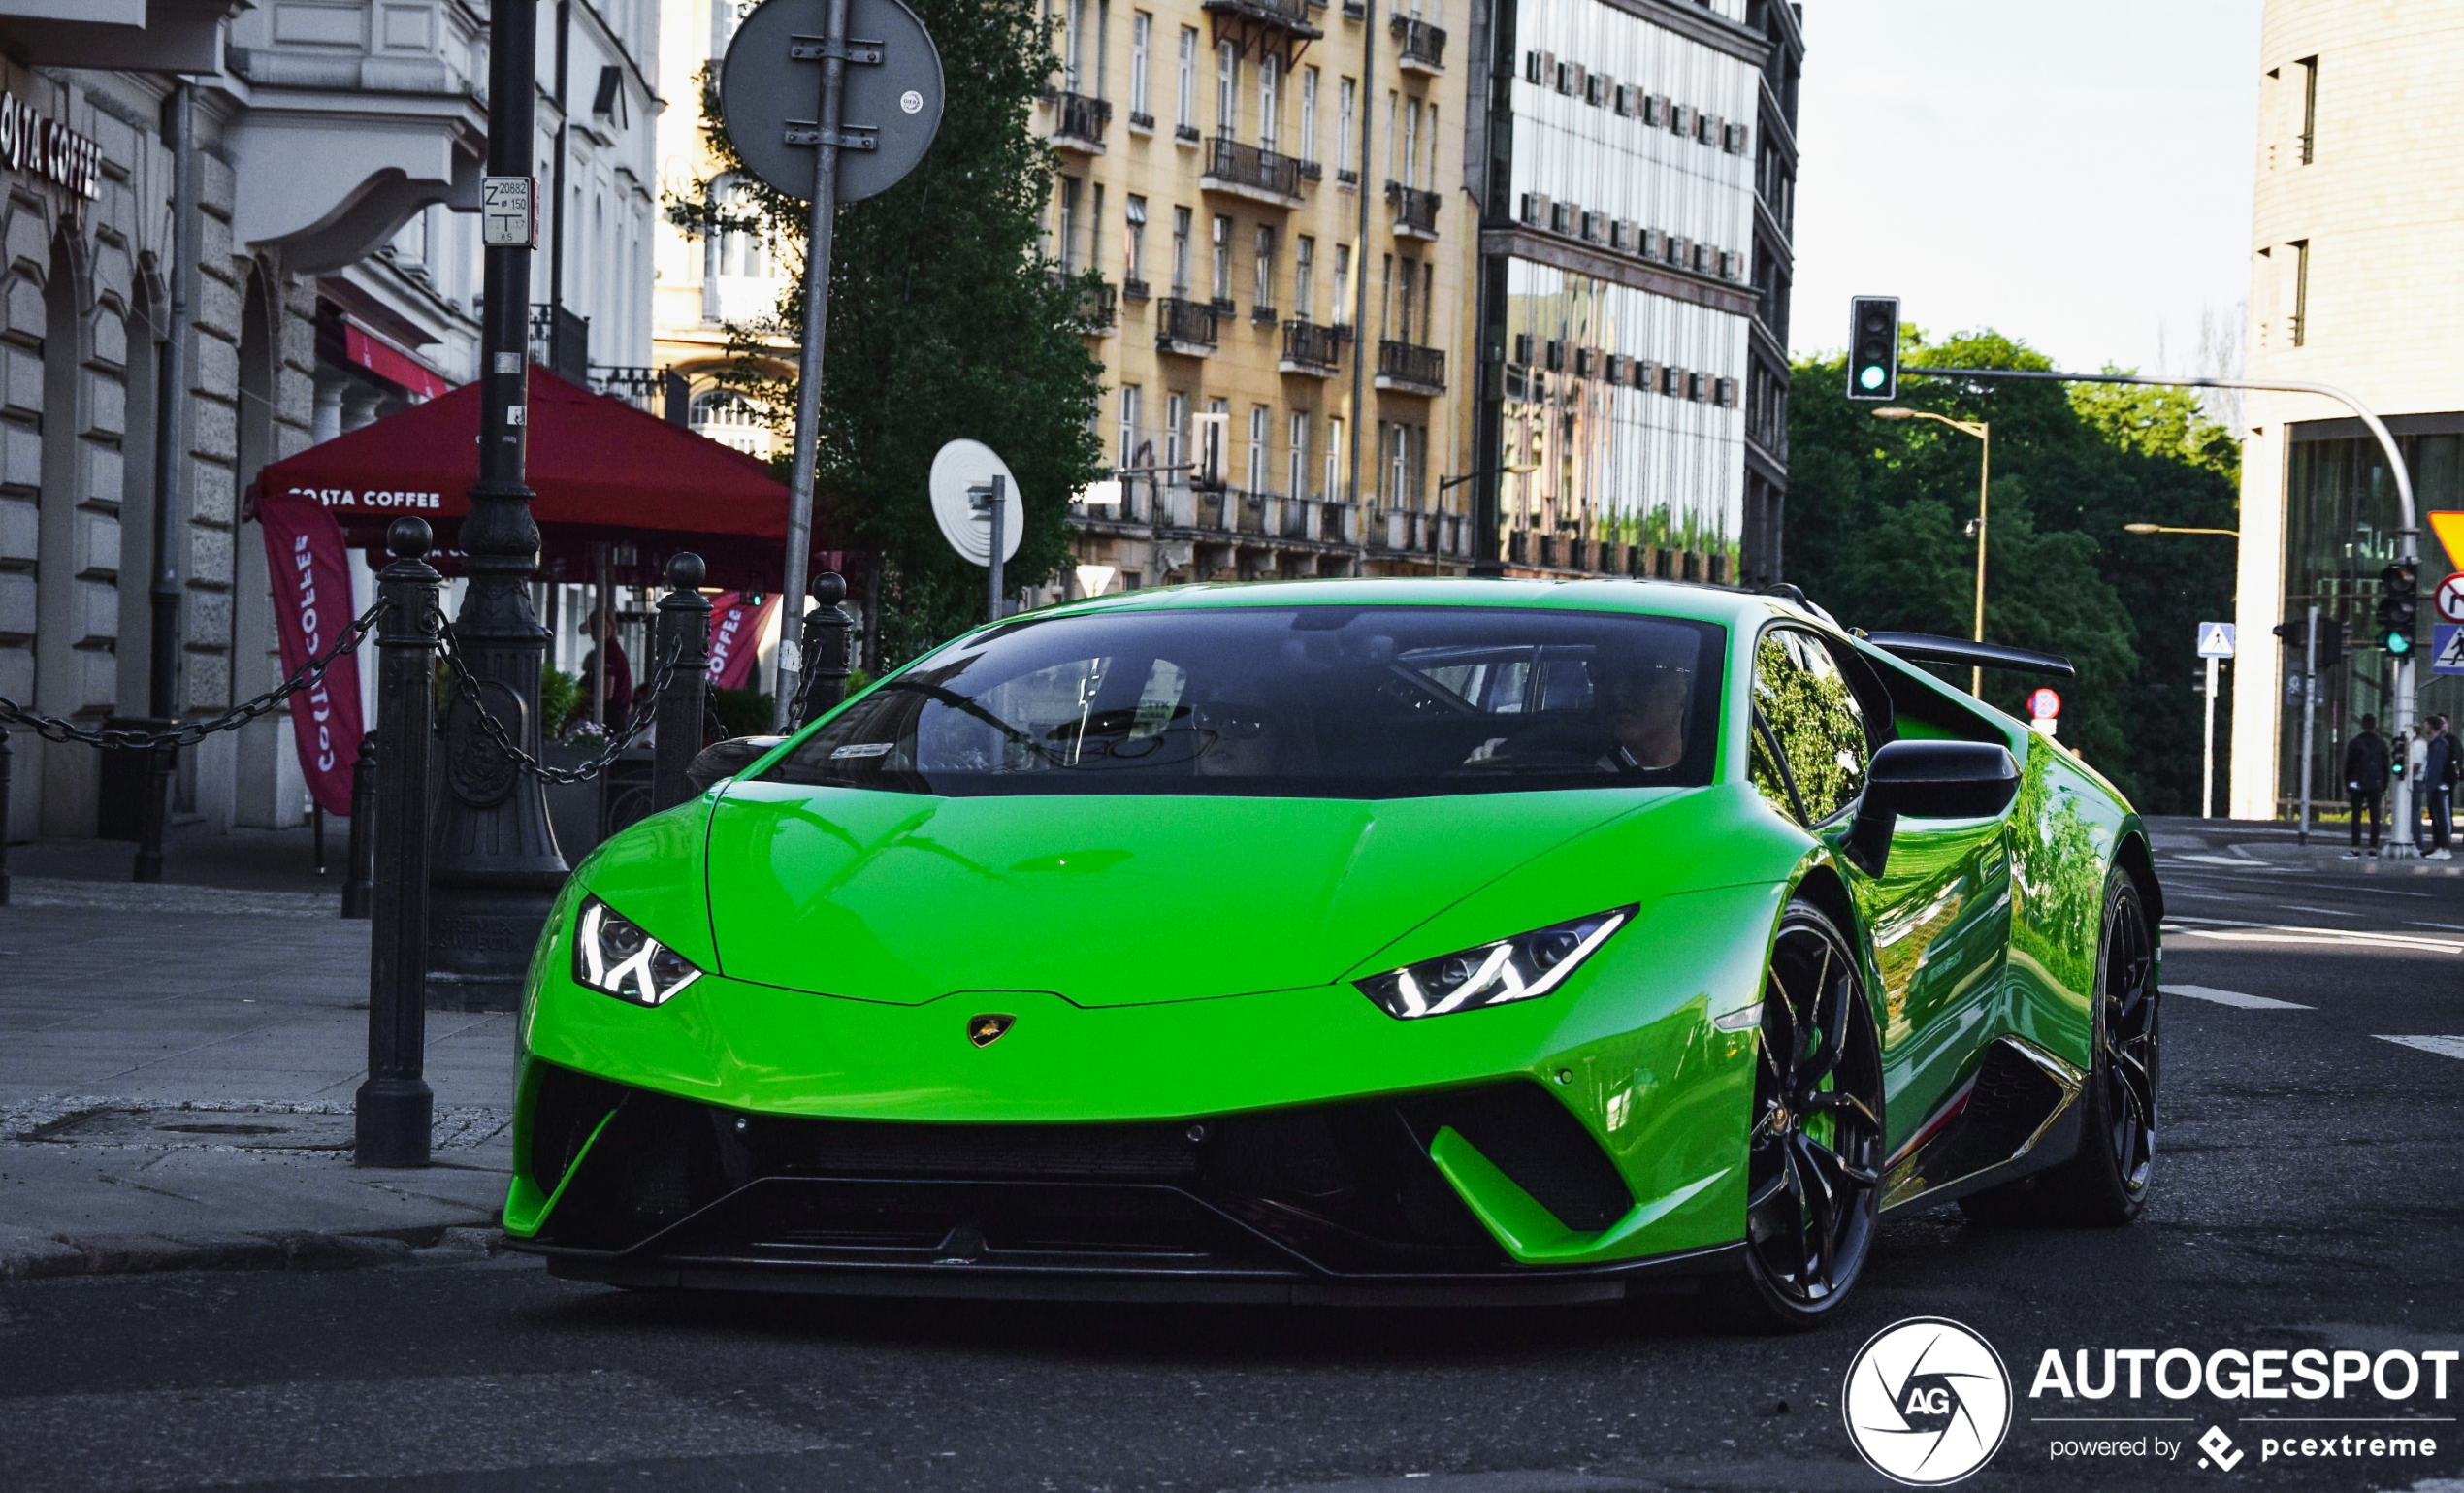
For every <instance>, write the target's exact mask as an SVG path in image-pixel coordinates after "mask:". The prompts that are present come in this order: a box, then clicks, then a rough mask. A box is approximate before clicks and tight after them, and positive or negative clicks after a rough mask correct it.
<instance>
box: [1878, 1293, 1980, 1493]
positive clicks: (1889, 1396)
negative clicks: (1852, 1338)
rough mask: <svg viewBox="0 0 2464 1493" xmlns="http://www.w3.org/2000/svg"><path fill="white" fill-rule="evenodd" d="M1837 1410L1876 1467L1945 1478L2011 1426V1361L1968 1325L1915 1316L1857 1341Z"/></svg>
mask: <svg viewBox="0 0 2464 1493" xmlns="http://www.w3.org/2000/svg"><path fill="white" fill-rule="evenodd" d="M1839 1413H1840V1418H1841V1419H1842V1420H1843V1421H1845V1422H1846V1424H1847V1427H1848V1440H1849V1442H1850V1443H1851V1444H1854V1445H1855V1446H1856V1448H1857V1452H1858V1454H1859V1455H1861V1456H1863V1457H1864V1459H1865V1460H1866V1461H1867V1462H1868V1463H1870V1464H1872V1466H1873V1469H1874V1471H1876V1472H1878V1473H1880V1474H1882V1475H1883V1476H1884V1477H1888V1478H1890V1479H1892V1480H1893V1481H1894V1482H1903V1483H1906V1484H1908V1485H1909V1486H1911V1487H1920V1488H1930V1487H1940V1486H1942V1485H1943V1484H1945V1483H1952V1482H1957V1481H1959V1480H1960V1479H1961V1478H1962V1477H1967V1476H1968V1475H1970V1474H1971V1473H1974V1472H1975V1471H1976V1470H1977V1469H1979V1468H1981V1467H1983V1466H1984V1465H1985V1464H1986V1463H1988V1462H1990V1461H1992V1460H1993V1459H1994V1452H1996V1451H1999V1450H2001V1448H2002V1442H2003V1440H2004V1438H2006V1437H2007V1436H2009V1434H2010V1429H2011V1418H2012V1403H2011V1376H2010V1370H2009V1369H2008V1368H2007V1367H2005V1366H2004V1365H2003V1363H2002V1355H2001V1354H2000V1353H1998V1352H1995V1351H1994V1345H1993V1344H1991V1343H1988V1342H1986V1341H1985V1339H1984V1338H1983V1337H1981V1336H1979V1335H1978V1334H1977V1333H1976V1332H1975V1331H1973V1330H1971V1329H1970V1328H1968V1327H1965V1326H1963V1325H1961V1323H1958V1322H1955V1321H1952V1320H1950V1319H1949V1318H1948V1317H1941V1316H1915V1317H1910V1318H1908V1319H1907V1320H1906V1321H1902V1322H1894V1323H1892V1324H1891V1325H1890V1326H1888V1327H1885V1328H1884V1329H1883V1330H1882V1331H1880V1332H1878V1333H1876V1334H1874V1335H1873V1337H1872V1339H1871V1340H1869V1341H1868V1342H1867V1343H1866V1344H1865V1346H1864V1347H1862V1348H1860V1349H1858V1350H1857V1356H1856V1358H1855V1359H1854V1360H1853V1361H1852V1362H1851V1363H1850V1364H1849V1365H1848V1381H1847V1383H1846V1384H1845V1385H1844V1386H1843V1388H1842V1391H1841V1394H1840V1397H1839Z"/></svg>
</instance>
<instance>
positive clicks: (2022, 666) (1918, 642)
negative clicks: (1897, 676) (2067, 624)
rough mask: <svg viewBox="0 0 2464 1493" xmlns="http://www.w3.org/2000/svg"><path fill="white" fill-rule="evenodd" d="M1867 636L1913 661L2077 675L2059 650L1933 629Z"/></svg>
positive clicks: (1872, 642)
mask: <svg viewBox="0 0 2464 1493" xmlns="http://www.w3.org/2000/svg"><path fill="white" fill-rule="evenodd" d="M1864 640H1865V641H1866V642H1867V643H1869V644H1871V645H1872V646H1874V647H1876V648H1879V649H1881V650H1882V651H1883V652H1885V653H1888V654H1892V655H1894V656H1896V657H1898V658H1902V659H1906V660H1907V661H1908V662H1910V663H1911V664H1957V665H1965V666H1968V667H1971V668H2007V669H2010V670H2012V671H2013V672H2015V673H2022V674H2051V675H2053V676H2054V677H2055V678H2057V679H2069V678H2074V677H2076V676H2077V674H2078V672H2079V671H2078V670H2077V669H2075V668H2073V667H2071V666H2070V661H2069V660H2068V659H2065V658H2063V657H2062V656H2061V655H2060V654H2059V653H2040V652H2038V651H2037V650H2036V649H2033V648H2014V647H2012V646H2011V645H2009V644H2008V643H1980V642H1971V641H1969V640H1968V639H1967V638H1964V637H1936V636H1934V635H1933V634H1932V633H1865V634H1864Z"/></svg>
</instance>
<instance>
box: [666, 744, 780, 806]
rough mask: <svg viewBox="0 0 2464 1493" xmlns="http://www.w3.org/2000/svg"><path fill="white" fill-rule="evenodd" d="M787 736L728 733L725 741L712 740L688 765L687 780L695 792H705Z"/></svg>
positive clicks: (740, 769)
mask: <svg viewBox="0 0 2464 1493" xmlns="http://www.w3.org/2000/svg"><path fill="white" fill-rule="evenodd" d="M786 739H787V738H786V737H785V736H729V738H728V739H727V740H725V741H713V742H712V743H710V744H709V745H708V746H706V747H703V748H702V749H701V750H700V751H698V752H696V753H695V754H694V755H693V761H692V763H689V764H687V766H686V767H685V780H686V781H687V782H689V783H691V784H692V785H693V791H694V792H695V793H697V794H706V793H708V792H709V791H710V785H711V784H713V783H716V782H718V781H719V780H720V779H721V778H731V777H734V776H735V775H736V774H737V773H739V772H742V771H743V770H744V769H745V768H747V767H750V766H752V765H753V763H754V762H755V761H756V760H758V759H759V758H761V757H762V756H764V755H765V754H767V753H768V751H769V750H770V748H772V747H774V746H777V745H778V744H779V743H780V742H782V741H785V740H786Z"/></svg>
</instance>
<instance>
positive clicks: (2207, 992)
mask: <svg viewBox="0 0 2464 1493" xmlns="http://www.w3.org/2000/svg"><path fill="white" fill-rule="evenodd" d="M2164 993H2165V994H2167V995H2188V996H2189V997H2190V998H2191V999H2192V1000H2212V1001H2214V1002H2216V1003H2217V1004H2218V1005H2220V1006H2238V1007H2240V1008H2241V1009H2242V1010H2244V1011H2315V1010H2317V1009H2318V1008H2317V1007H2315V1006H2305V1005H2303V1004H2301V1003H2300V1002H2299V1001H2292V1000H2278V999H2276V998H2274V997H2273V996H2268V995H2245V994H2243V993H2242V992H2241V991H2239V990H2218V989H2216V988H2215V987H2214V986H2211V985H2167V986H2165V987H2164Z"/></svg>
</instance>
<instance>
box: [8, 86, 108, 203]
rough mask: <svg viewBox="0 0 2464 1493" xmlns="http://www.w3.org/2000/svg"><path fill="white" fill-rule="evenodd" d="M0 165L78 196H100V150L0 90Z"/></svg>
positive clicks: (47, 116) (90, 141)
mask: <svg viewBox="0 0 2464 1493" xmlns="http://www.w3.org/2000/svg"><path fill="white" fill-rule="evenodd" d="M0 166H6V167H8V168H9V169H10V170H11V171H25V172H32V173H33V174H34V175H36V176H38V177H41V178H42V179H45V180H47V181H55V182H57V183H59V184H60V185H62V186H64V187H67V188H68V189H69V190H70V191H72V192H75V193H77V194H78V195H79V196H80V197H100V196H102V195H103V183H102V168H103V147H102V146H100V145H98V144H96V143H95V142H94V141H92V140H89V139H87V138H86V137H85V136H83V135H81V134H79V133H78V132H77V131H75V130H73V129H70V128H69V127H68V126H67V125H65V124H62V123H61V122H60V121H59V120H57V119H54V118H52V117H51V116H50V115H49V114H43V113H41V112H40V111H38V110H37V109H36V108H35V107H34V106H33V105H31V104H29V103H27V102H25V101H24V100H23V99H20V98H18V97H17V96H16V94H14V93H11V92H9V91H7V90H6V89H0Z"/></svg>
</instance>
